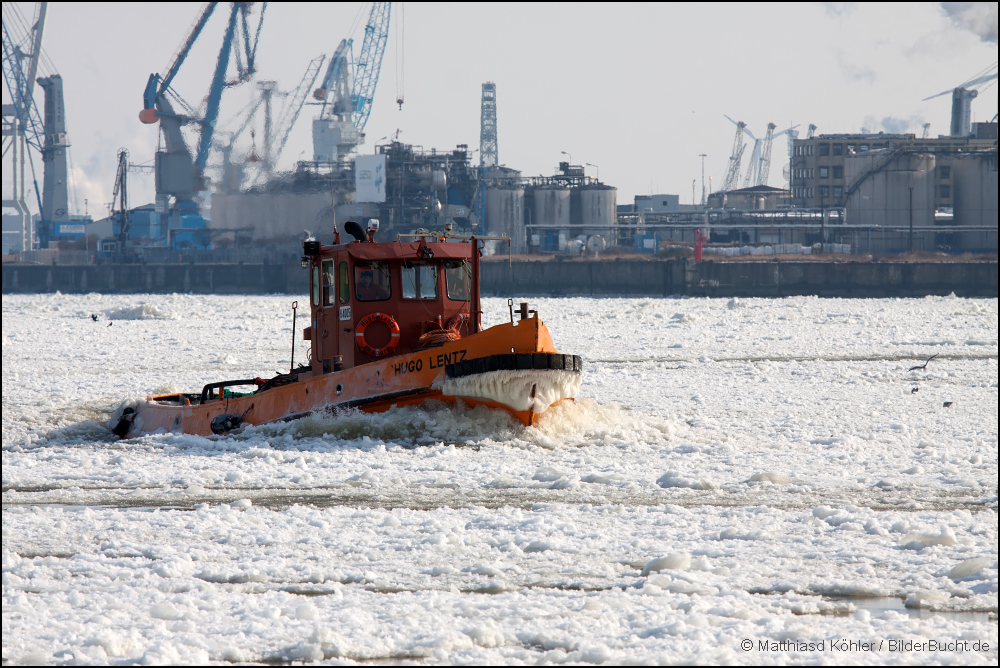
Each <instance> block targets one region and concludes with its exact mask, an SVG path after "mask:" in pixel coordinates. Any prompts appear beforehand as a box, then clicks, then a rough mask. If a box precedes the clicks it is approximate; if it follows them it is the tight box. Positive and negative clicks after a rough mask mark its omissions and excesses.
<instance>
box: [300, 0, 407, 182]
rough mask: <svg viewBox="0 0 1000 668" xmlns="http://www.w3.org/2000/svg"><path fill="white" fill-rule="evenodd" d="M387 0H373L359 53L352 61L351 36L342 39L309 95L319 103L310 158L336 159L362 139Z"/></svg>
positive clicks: (383, 41)
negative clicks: (318, 85) (320, 80)
mask: <svg viewBox="0 0 1000 668" xmlns="http://www.w3.org/2000/svg"><path fill="white" fill-rule="evenodd" d="M391 11H392V3H391V2H373V3H372V8H371V12H370V13H369V15H368V23H367V24H366V25H365V38H364V42H363V43H362V45H361V55H360V56H359V58H358V61H357V62H356V63H354V62H352V61H353V48H354V40H353V39H351V38H347V39H343V40H341V41H340V44H339V45H338V46H337V50H336V51H335V52H334V54H333V56H332V57H331V58H330V62H329V64H328V65H327V68H326V73H325V74H324V76H323V81H322V83H321V84H320V87H319V88H317V89H316V91H315V92H314V93H313V97H314V98H315V99H316V100H318V101H320V102H321V103H322V108H321V109H320V114H319V117H318V118H316V119H314V120H313V160H314V161H315V162H328V163H333V162H337V160H338V159H340V158H341V157H343V156H346V155H347V154H349V153H350V152H351V151H352V150H354V148H355V147H356V146H357V145H358V144H360V143H363V142H364V129H365V125H366V124H367V123H368V117H369V116H370V115H371V110H372V102H373V100H374V98H375V87H376V86H377V84H378V78H379V72H380V71H381V69H382V57H383V56H384V55H385V46H386V43H387V41H388V39H389V17H390V14H391Z"/></svg>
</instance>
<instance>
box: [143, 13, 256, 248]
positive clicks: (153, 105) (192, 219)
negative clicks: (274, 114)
mask: <svg viewBox="0 0 1000 668" xmlns="http://www.w3.org/2000/svg"><path fill="white" fill-rule="evenodd" d="M218 4H219V3H217V2H210V3H208V5H207V6H206V7H205V9H204V10H203V11H202V13H201V14H200V15H199V16H198V19H197V20H196V21H195V24H194V26H193V27H192V28H191V32H190V33H189V34H188V36H187V38H186V39H185V40H184V43H183V45H182V46H181V48H180V50H179V51H178V52H177V54H176V55H175V56H174V59H173V62H171V64H170V67H169V68H167V73H166V75H164V76H160V74H158V73H156V74H150V75H149V79H148V81H147V82H146V88H145V90H144V91H143V95H142V102H143V109H142V111H141V112H140V113H139V120H141V121H142V122H143V123H147V124H153V123H157V122H158V123H159V125H160V131H161V132H162V133H163V138H164V149H165V150H162V151H157V152H156V161H155V172H156V195H157V207H158V208H160V209H162V210H164V211H166V209H167V204H168V200H169V198H171V197H172V198H173V199H174V203H173V205H171V206H169V214H168V222H167V230H168V231H167V242H168V244H169V245H171V246H176V245H179V244H184V245H195V246H207V245H208V242H207V241H206V237H207V235H204V234H202V235H195V234H194V233H191V232H182V231H180V230H182V229H184V228H188V229H197V228H204V227H205V226H206V225H205V219H204V218H203V217H202V216H201V214H200V212H199V206H198V204H197V203H196V202H195V199H194V198H195V193H196V192H197V191H199V190H204V189H205V175H204V174H205V165H206V164H207V162H208V154H209V151H210V150H211V148H212V136H213V134H214V132H215V125H216V122H217V121H218V118H219V106H220V104H221V102H222V92H223V90H225V89H226V88H228V87H231V86H236V85H239V84H241V83H244V82H246V81H248V80H249V79H250V78H251V77H252V76H253V74H254V72H256V64H255V59H256V54H257V44H258V43H259V41H260V30H261V27H262V26H263V24H264V11H265V10H266V9H267V3H266V2H265V3H262V6H261V10H260V17H259V19H258V22H257V26H256V30H255V31H253V35H252V36H251V29H250V21H249V15H250V11H251V7H252V5H253V3H249V2H234V3H231V5H230V12H229V19H228V21H227V23H226V30H225V33H224V34H223V38H222V47H221V48H220V49H219V57H218V60H217V61H216V64H215V70H214V72H213V75H212V81H211V84H210V85H209V89H208V96H207V98H206V105H205V112H204V113H203V114H199V113H197V112H196V111H195V110H194V108H193V107H192V106H191V105H190V104H188V103H187V102H186V101H184V98H182V97H181V96H180V95H178V94H177V92H176V91H175V90H174V89H173V88H172V87H171V84H173V81H174V78H175V77H176V76H177V73H178V72H179V71H180V68H181V66H182V65H183V64H184V62H185V61H186V59H187V57H188V55H189V54H190V53H191V48H192V47H193V46H194V44H195V42H196V41H197V40H198V38H199V36H200V35H201V33H202V31H203V30H204V28H205V25H206V24H207V23H208V20H209V19H210V18H211V16H212V14H213V13H214V11H215V9H216V7H217V6H218ZM237 33H241V34H242V40H239V39H238V38H237ZM234 42H235V44H234ZM233 54H235V59H236V70H237V74H236V78H235V79H234V80H228V81H227V79H226V72H227V71H228V69H229V60H230V57H231V55H233ZM171 100H172V101H173V102H174V103H176V104H178V105H179V106H180V107H181V109H182V113H178V112H176V111H175V110H174V105H173V104H172V103H171ZM189 123H197V124H198V125H199V126H200V137H199V141H198V149H197V153H196V154H195V156H194V157H193V158H192V156H191V152H190V150H189V149H188V147H187V144H186V142H185V141H184V137H183V135H182V134H181V127H182V126H184V125H187V124H189Z"/></svg>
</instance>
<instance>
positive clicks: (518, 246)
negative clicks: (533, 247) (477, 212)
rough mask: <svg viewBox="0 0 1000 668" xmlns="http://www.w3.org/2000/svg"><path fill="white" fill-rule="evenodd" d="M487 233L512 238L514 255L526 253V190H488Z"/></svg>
mask: <svg viewBox="0 0 1000 668" xmlns="http://www.w3.org/2000/svg"><path fill="white" fill-rule="evenodd" d="M485 230H486V233H487V234H488V235H490V236H508V237H510V249H511V252H512V253H524V252H525V250H527V249H526V240H525V235H524V188H521V187H520V186H512V187H499V188H487V189H486V225H485Z"/></svg>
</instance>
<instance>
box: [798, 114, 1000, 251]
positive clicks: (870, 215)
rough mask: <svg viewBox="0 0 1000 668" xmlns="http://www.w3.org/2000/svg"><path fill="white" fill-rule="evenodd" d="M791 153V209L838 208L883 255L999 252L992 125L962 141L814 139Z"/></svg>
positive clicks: (847, 136)
mask: <svg viewBox="0 0 1000 668" xmlns="http://www.w3.org/2000/svg"><path fill="white" fill-rule="evenodd" d="M792 153H793V155H792V158H791V175H792V197H791V198H790V200H789V203H790V204H791V205H793V206H796V207H800V208H819V209H823V208H827V207H843V208H844V209H845V210H846V221H845V222H846V223H847V224H848V225H851V226H863V227H866V228H873V229H874V234H875V236H876V237H878V238H881V239H883V240H884V241H883V243H882V244H878V243H876V245H881V246H883V247H884V248H883V250H932V249H942V250H954V251H982V250H987V251H988V250H996V248H997V124H996V123H995V122H994V123H974V124H972V134H970V135H969V136H967V137H951V136H942V137H935V138H929V137H926V138H918V137H916V136H915V135H913V134H904V135H889V134H883V133H879V134H830V135H818V136H815V137H809V138H806V139H800V140H795V142H794V147H793V151H792ZM866 234H867V235H869V236H870V235H871V234H872V232H866ZM861 245H862V246H864V244H863V243H862V244H861Z"/></svg>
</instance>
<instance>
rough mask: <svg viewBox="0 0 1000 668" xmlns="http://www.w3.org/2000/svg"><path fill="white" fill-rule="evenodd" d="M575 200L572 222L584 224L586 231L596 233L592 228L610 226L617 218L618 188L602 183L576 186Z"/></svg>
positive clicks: (575, 224)
mask: <svg viewBox="0 0 1000 668" xmlns="http://www.w3.org/2000/svg"><path fill="white" fill-rule="evenodd" d="M573 197H574V199H575V201H574V202H573V206H572V216H571V220H570V223H571V224H572V225H574V226H582V227H583V228H586V229H584V232H587V233H591V234H593V233H596V232H598V231H599V230H596V229H591V228H610V227H612V226H613V225H614V224H615V222H616V220H617V212H616V208H615V207H616V206H617V204H618V189H617V188H613V187H611V186H605V185H600V184H595V185H585V186H580V187H579V188H574V192H573Z"/></svg>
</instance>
